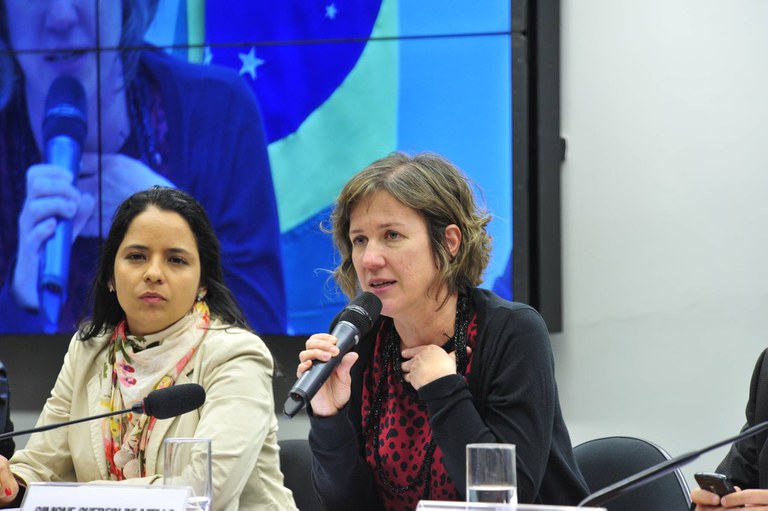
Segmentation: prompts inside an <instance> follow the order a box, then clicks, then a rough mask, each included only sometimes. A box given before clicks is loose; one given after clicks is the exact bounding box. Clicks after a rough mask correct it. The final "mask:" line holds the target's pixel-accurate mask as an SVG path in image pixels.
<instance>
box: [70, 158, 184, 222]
mask: <svg viewBox="0 0 768 511" xmlns="http://www.w3.org/2000/svg"><path fill="white" fill-rule="evenodd" d="M155 185H160V186H168V187H171V188H175V187H174V185H173V183H171V182H170V181H169V180H168V179H166V178H165V177H163V176H161V175H160V174H158V173H157V172H155V171H154V170H152V169H151V168H149V167H148V166H146V165H145V164H144V163H143V162H141V161H139V160H136V159H134V158H131V157H129V156H125V155H124V154H103V155H101V181H99V155H98V154H96V153H84V154H83V164H82V170H81V172H80V180H79V181H78V183H77V187H78V188H79V189H80V191H81V192H82V193H86V194H90V195H91V196H93V197H97V198H101V225H99V214H98V208H95V211H94V214H92V215H91V217H90V218H89V220H88V222H87V223H86V224H85V227H83V230H82V232H81V233H80V235H81V236H84V237H97V236H100V235H103V236H106V234H107V233H108V232H109V227H110V225H112V215H113V214H114V212H115V211H116V210H117V207H118V206H119V205H120V203H121V202H123V201H124V200H125V199H127V198H128V197H130V196H131V195H133V194H134V193H136V192H139V191H142V190H148V189H149V188H152V187H153V186H155Z"/></svg>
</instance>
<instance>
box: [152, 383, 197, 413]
mask: <svg viewBox="0 0 768 511" xmlns="http://www.w3.org/2000/svg"><path fill="white" fill-rule="evenodd" d="M203 403H205V389H204V388H203V387H202V386H200V385H198V384H197V383H183V384H181V385H174V386H172V387H166V388H164V389H157V390H153V391H152V392H150V393H149V394H148V395H147V397H146V398H144V413H145V414H147V415H151V416H153V417H157V418H158V419H170V418H171V417H176V416H177V415H182V414H185V413H187V412H191V411H192V410H196V409H198V408H200V407H201V406H202V405H203Z"/></svg>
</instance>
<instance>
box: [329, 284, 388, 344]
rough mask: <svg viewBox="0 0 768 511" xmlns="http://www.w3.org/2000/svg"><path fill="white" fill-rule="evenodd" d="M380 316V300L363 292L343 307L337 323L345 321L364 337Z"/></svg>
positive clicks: (369, 293) (367, 292)
mask: <svg viewBox="0 0 768 511" xmlns="http://www.w3.org/2000/svg"><path fill="white" fill-rule="evenodd" d="M379 314H381V300H379V297H378V296H376V295H375V294H373V293H371V292H369V291H365V292H363V293H360V294H359V295H357V296H356V297H355V298H354V299H352V301H351V302H349V305H347V306H346V307H344V310H343V311H342V313H341V315H340V316H339V321H347V322H349V323H352V325H354V326H355V328H357V330H358V331H359V332H360V335H365V334H366V333H367V332H368V330H370V329H371V327H372V326H373V324H374V323H375V322H376V320H377V319H379Z"/></svg>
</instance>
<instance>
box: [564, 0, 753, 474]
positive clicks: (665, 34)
mask: <svg viewBox="0 0 768 511" xmlns="http://www.w3.org/2000/svg"><path fill="white" fill-rule="evenodd" d="M561 5H562V32H561V35H562V131H563V135H564V136H565V138H566V139H567V143H568V152H567V157H566V162H565V164H564V165H563V170H562V183H563V247H562V248H563V265H564V267H563V270H564V279H563V289H564V311H565V312H564V314H565V316H564V331H563V332H562V333H561V334H556V335H554V336H553V338H552V341H553V346H554V349H555V356H556V361H557V371H558V382H559V386H560V393H561V395H560V398H561V403H562V406H563V409H564V413H565V416H566V420H567V421H568V425H569V428H570V430H571V435H572V440H573V441H574V444H577V443H579V442H582V441H584V440H588V439H590V438H594V437H598V436H606V435H615V434H629V435H636V436H641V437H644V438H647V439H650V440H653V441H655V442H656V443H659V444H660V445H662V446H663V447H665V448H666V449H667V450H668V451H670V453H671V454H672V455H677V454H682V453H684V452H687V451H691V450H694V449H696V448H699V447H703V446H705V445H709V444H711V443H714V442H715V441H717V440H719V439H721V438H725V437H727V436H730V435H732V434H735V433H736V432H738V430H739V428H740V427H741V425H742V423H743V421H744V406H745V404H746V399H747V393H748V386H749V378H750V376H751V373H752V369H753V366H754V362H755V360H756V358H757V356H758V355H759V353H760V352H761V351H762V350H763V348H765V347H766V346H768V335H767V334H768V136H767V134H768V130H767V129H766V123H767V122H768V100H766V91H768V1H765V0H619V1H616V0H562V4H561ZM725 452H726V449H725V448H721V449H719V450H717V451H715V453H714V454H712V455H708V456H704V457H702V458H700V459H699V461H698V462H695V463H694V464H692V465H690V466H689V467H688V468H686V469H685V473H686V475H687V476H688V478H689V479H690V480H692V477H691V474H692V473H693V472H694V471H697V470H712V469H714V468H715V467H716V465H717V463H718V462H719V460H720V459H721V458H722V457H723V456H724V454H725Z"/></svg>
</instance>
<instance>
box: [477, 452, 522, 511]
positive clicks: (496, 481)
mask: <svg viewBox="0 0 768 511" xmlns="http://www.w3.org/2000/svg"><path fill="white" fill-rule="evenodd" d="M467 502H497V503H507V504H517V467H516V464H515V446H514V445H512V444H468V445H467Z"/></svg>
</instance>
